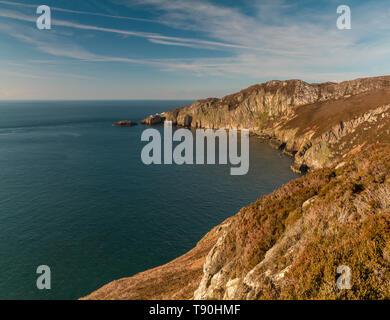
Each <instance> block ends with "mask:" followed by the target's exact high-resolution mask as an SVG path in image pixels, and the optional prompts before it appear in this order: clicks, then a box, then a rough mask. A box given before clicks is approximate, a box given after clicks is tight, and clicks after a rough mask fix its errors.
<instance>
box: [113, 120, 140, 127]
mask: <svg viewBox="0 0 390 320" xmlns="http://www.w3.org/2000/svg"><path fill="white" fill-rule="evenodd" d="M136 125H137V123H136V122H133V121H130V120H122V121H118V122H116V123H114V124H113V125H112V126H113V127H133V126H136Z"/></svg>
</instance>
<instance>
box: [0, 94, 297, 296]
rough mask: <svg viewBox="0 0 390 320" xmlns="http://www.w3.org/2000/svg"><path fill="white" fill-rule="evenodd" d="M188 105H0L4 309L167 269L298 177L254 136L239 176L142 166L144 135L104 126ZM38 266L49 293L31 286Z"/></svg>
mask: <svg viewBox="0 0 390 320" xmlns="http://www.w3.org/2000/svg"><path fill="white" fill-rule="evenodd" d="M190 103H191V101H166V100H164V101H157V100H151V101H140V100H139V101H135V100H132V101H2V102H0V299H78V298H80V297H83V296H85V295H87V294H89V293H91V292H92V291H94V290H96V289H98V288H100V287H101V286H103V285H105V284H107V283H108V282H110V281H113V280H116V279H119V278H123V277H129V276H132V275H134V274H136V273H138V272H141V271H144V270H147V269H150V268H153V267H156V266H159V265H162V264H165V263H167V262H169V261H170V260H172V259H174V258H176V257H178V256H180V255H182V254H184V253H185V252H187V251H188V250H190V249H191V248H193V247H194V246H195V245H196V243H197V242H198V241H199V240H200V239H201V238H202V237H203V236H204V235H205V234H206V233H207V232H208V231H209V230H210V229H211V228H213V227H214V226H216V225H218V224H219V223H221V222H223V221H224V220H225V219H226V218H228V217H230V216H232V215H234V214H235V213H237V212H238V211H239V210H240V209H241V208H242V207H244V206H246V205H248V204H250V203H251V202H253V201H255V200H256V199H258V198H259V197H261V196H262V195H265V194H268V193H270V192H272V191H273V190H274V189H276V188H278V187H280V186H281V185H283V184H285V183H287V182H288V181H290V180H292V179H295V178H297V177H298V176H299V175H297V174H295V173H293V172H292V171H291V170H290V169H289V167H290V165H291V164H292V159H291V158H289V157H288V156H286V155H284V154H282V153H281V152H280V151H277V150H274V149H272V148H271V147H270V146H268V145H267V144H266V143H264V142H262V141H261V140H260V139H258V138H255V137H251V138H250V167H249V172H248V174H246V175H243V176H232V175H230V165H176V164H172V165H150V166H148V165H145V164H144V163H143V162H142V161H141V151H142V148H143V147H144V146H145V144H146V142H142V141H141V135H142V132H143V131H144V130H145V129H147V127H145V126H143V125H138V126H135V127H130V128H117V127H113V126H112V124H113V123H114V122H117V121H119V120H132V121H136V122H139V121H140V120H142V119H143V118H146V117H147V116H148V115H150V114H155V113H160V112H163V111H167V110H170V109H174V108H177V107H180V106H185V105H188V104H190ZM155 129H157V130H159V131H160V132H163V126H156V127H155ZM42 265H45V266H48V267H49V268H50V275H51V285H50V289H43V290H40V289H38V287H37V279H38V277H39V276H40V274H38V273H37V268H38V267H39V266H42Z"/></svg>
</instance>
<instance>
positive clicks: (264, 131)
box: [84, 77, 390, 300]
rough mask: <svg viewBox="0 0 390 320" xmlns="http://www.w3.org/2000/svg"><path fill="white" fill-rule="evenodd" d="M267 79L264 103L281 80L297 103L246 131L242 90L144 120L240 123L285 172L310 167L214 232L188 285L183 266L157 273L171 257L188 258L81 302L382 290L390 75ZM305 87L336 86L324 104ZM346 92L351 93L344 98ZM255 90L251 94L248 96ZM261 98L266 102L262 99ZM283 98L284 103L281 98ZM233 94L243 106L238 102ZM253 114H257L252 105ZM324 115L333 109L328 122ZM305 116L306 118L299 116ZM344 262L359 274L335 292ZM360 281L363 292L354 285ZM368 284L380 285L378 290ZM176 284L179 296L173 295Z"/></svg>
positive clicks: (388, 204) (387, 230)
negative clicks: (281, 160)
mask: <svg viewBox="0 0 390 320" xmlns="http://www.w3.org/2000/svg"><path fill="white" fill-rule="evenodd" d="M269 85H270V86H271V89H269V88H268V89H269V90H271V91H272V94H273V98H269V97H268V98H269V100H270V101H274V100H273V99H274V98H275V96H278V98H277V99H276V100H277V101H279V102H280V99H281V98H280V95H282V96H283V94H286V92H285V89H286V87H289V90H288V95H289V97H290V98H291V97H293V98H291V99H290V100H289V99H287V100H288V101H290V102H291V101H293V102H294V103H295V104H296V103H297V102H296V101H297V100H296V96H297V94H298V95H299V96H300V98H301V100H300V101H301V103H300V105H299V106H298V107H296V106H295V107H291V106H290V105H289V104H288V103H285V104H283V103H282V104H278V103H277V104H275V105H274V107H272V106H271V107H270V106H268V107H269V110H274V111H275V109H278V108H279V109H280V107H282V109H283V110H282V111H281V112H280V113H277V115H275V114H274V115H268V116H267V117H266V120H264V121H263V122H262V123H261V125H260V126H259V125H256V126H253V123H254V122H256V121H258V118H256V117H251V118H250V119H248V118H247V117H245V116H243V115H242V114H241V117H237V112H239V111H240V108H244V109H245V110H248V108H249V109H250V105H248V104H247V103H245V101H248V100H245V99H243V98H242V96H243V95H245V94H243V92H240V93H238V94H235V95H232V96H228V98H226V97H225V98H222V99H207V100H201V101H197V102H195V103H194V104H192V105H190V106H187V107H183V108H179V109H175V110H172V111H168V112H165V113H162V114H160V115H154V116H150V117H148V118H147V119H145V120H143V122H142V123H143V124H146V125H155V124H161V123H163V122H164V121H172V122H173V123H174V124H175V125H177V126H180V127H187V128H204V129H208V128H210V129H230V128H233V129H238V130H239V129H242V128H249V129H250V130H251V133H252V134H254V135H256V136H259V137H260V138H261V139H262V140H267V139H268V142H269V144H271V145H272V146H273V147H274V148H276V149H279V150H282V151H283V152H284V153H286V154H290V155H292V156H293V157H294V161H295V163H294V165H293V166H292V167H291V169H293V170H294V171H295V170H297V171H299V172H306V171H307V172H308V174H307V175H304V176H303V177H301V178H298V179H296V180H293V181H291V182H289V183H287V184H286V185H284V186H282V187H281V188H279V189H277V190H275V191H274V192H273V193H271V194H269V195H267V196H263V197H261V198H259V199H258V200H257V201H256V202H254V203H252V204H250V205H248V206H247V207H245V208H243V209H242V210H240V211H239V212H238V213H237V214H236V215H234V216H232V217H231V218H229V219H227V220H226V221H225V222H224V223H222V224H220V225H219V226H217V227H215V228H214V229H213V230H212V231H211V234H212V235H213V237H212V239H213V240H212V243H211V245H210V250H209V251H207V250H205V251H203V256H202V257H201V259H200V260H197V261H199V263H200V264H201V265H198V269H197V271H199V269H201V270H202V272H201V275H200V276H198V278H196V281H195V283H197V284H198V285H197V286H195V287H196V289H195V290H193V289H194V282H192V285H191V287H190V288H189V287H188V286H186V284H185V281H184V282H183V281H182V277H183V272H186V270H185V267H184V266H181V267H180V264H178V265H177V269H176V273H175V274H174V275H172V274H171V273H166V271H165V270H166V268H167V267H168V266H170V265H171V264H175V263H177V262H178V261H181V260H182V259H186V258H185V257H186V256H187V255H188V254H190V253H188V254H187V255H184V256H182V257H180V258H178V259H176V260H174V261H173V262H171V263H168V264H167V265H164V266H162V267H158V268H156V269H152V270H149V271H146V272H143V273H141V274H137V275H135V276H133V277H130V278H125V279H121V280H118V281H114V282H112V283H110V284H108V285H106V286H104V287H103V288H101V289H99V290H97V291H95V292H94V293H92V294H91V295H89V296H87V297H85V298H84V299H134V298H136V299H138V298H139V299H160V298H162V299H200V300H203V299H215V300H219V299H239V300H240V299H385V298H386V297H387V298H388V297H390V281H389V280H388V279H390V275H389V274H388V272H389V270H390V268H389V269H388V270H387V269H386V268H385V269H383V267H380V266H382V265H383V266H385V265H388V266H389V267H390V259H389V258H390V237H389V234H390V217H389V215H388V211H387V210H388V209H389V208H390V196H389V195H390V176H389V172H390V158H389V156H390V144H389V143H390V135H389V134H388V133H389V130H390V121H389V120H390V112H389V110H390V104H389V103H390V77H378V78H368V79H358V80H353V81H350V82H345V83H341V84H334V83H331V84H329V83H326V84H319V85H317V84H315V85H309V84H305V83H303V82H301V81H298V80H292V81H290V82H289V81H287V82H275V81H272V82H270V83H266V84H262V85H260V86H262V87H265V88H267V87H268V86H269ZM275 85H277V88H275V87H274V86H275ZM302 86H303V88H304V89H303V91H304V92H307V91H310V90H311V89H313V87H314V88H315V89H318V90H319V91H320V92H321V95H322V94H323V91H324V90H325V91H327V90H330V89H329V87H331V88H333V89H334V88H335V87H336V88H338V89H337V90H336V89H335V90H330V93H329V95H328V96H327V98H326V99H323V100H322V101H316V102H315V103H312V104H307V103H306V102H307V100H313V99H318V96H317V97H315V98H313V95H309V97H308V98H307V97H306V96H302V95H300V93H301V91H302ZM340 87H341V88H342V90H341V89H340ZM251 88H258V87H256V86H254V87H251ZM246 90H249V89H246ZM249 91H250V93H249V94H248V97H247V99H249V100H251V99H252V100H253V99H254V98H253V96H252V93H253V90H249ZM265 91H266V90H265ZM350 91H353V92H355V94H354V95H350V94H349V93H350ZM244 92H245V90H244ZM297 92H298V93H297ZM335 92H336V93H337V92H339V97H336V98H335V96H337V94H335ZM340 92H341V93H340ZM317 93H318V92H317ZM258 94H259V91H256V93H255V95H258ZM262 94H263V96H262V98H261V99H262V101H264V96H266V95H267V94H266V93H264V92H262ZM237 95H238V96H241V99H239V100H240V102H239V103H238V104H237V105H236V106H233V107H232V106H231V105H229V106H228V107H226V105H225V102H226V101H225V100H226V99H228V100H232V99H233V100H234V99H236V97H237ZM378 96H379V97H378ZM282 100H283V101H284V102H285V101H286V99H285V96H284V98H283V99H282ZM242 101H244V103H243V104H240V103H241V102H242ZM253 101H257V100H256V99H254V100H253ZM351 105H352V106H353V110H351V109H349V113H347V114H343V112H344V111H345V107H344V108H342V106H346V107H348V108H350V107H351ZM284 107H285V108H284ZM291 108H292V109H291ZM221 110H222V111H221ZM237 110H238V111H237ZM313 110H314V111H315V112H314V113H312V112H311V111H313ZM219 111H221V112H222V113H218V112H219ZM230 111H231V112H233V114H232V113H229V112H230ZM256 111H257V112H258V111H259V110H256ZM260 111H261V110H260ZM279 111H280V110H279ZM340 112H341V113H340ZM250 114H252V115H253V114H254V113H253V110H252V112H251V113H250ZM332 114H333V115H336V116H335V117H334V118H333V117H332V116H330V115H332ZM318 115H319V116H318ZM340 116H342V120H340V118H339V117H340ZM268 117H269V118H268ZM221 119H223V121H225V122H223V121H222V120H221ZM307 119H310V120H311V121H310V122H306V120H307ZM227 122H229V123H227ZM217 124H218V125H217ZM251 124H252V127H251V126H250V125H251ZM300 124H301V125H302V124H305V126H303V127H302V126H300ZM372 199H375V201H377V203H376V204H375V205H373V204H372V202H370V201H373V200H372ZM215 230H217V233H216V231H215ZM373 235H377V236H380V237H381V238H382V239H383V241H382V242H381V243H380V244H377V245H379V247H377V249H375V250H374V249H373V247H372V246H373V245H374V244H372V243H371V241H370V240H369V239H370V237H372V236H373ZM209 237H210V236H209V234H208V235H206V236H205V237H204V238H203V239H202V240H201V241H200V242H199V243H198V245H197V246H196V247H195V248H194V249H193V250H195V251H196V252H197V250H200V248H202V243H204V241H206V240H207V239H208V238H209ZM326 243H327V244H328V245H325V244H326ZM340 243H341V244H340ZM374 246H375V245H374ZM378 248H379V249H378ZM373 250H374V251H373ZM378 250H379V251H378ZM190 252H192V251H190ZM351 253H352V254H351ZM357 253H359V254H357ZM359 257H360V258H359ZM314 260H316V261H314ZM369 261H371V262H372V263H371V262H369ZM347 262H348V265H350V266H351V268H352V269H353V270H354V272H356V274H355V275H354V280H356V282H357V283H359V285H356V286H355V287H354V288H353V290H350V291H348V292H340V291H337V288H336V284H335V283H332V281H331V279H334V277H335V274H334V272H335V270H336V269H337V267H338V266H339V265H340V264H343V263H344V264H345V263H347ZM181 268H182V269H181ZM378 268H379V269H378ZM378 270H381V271H378ZM386 270H387V271H386ZM318 272H319V273H318ZM366 272H369V273H370V274H371V275H372V278H370V279H367V278H364V277H363V276H362V274H364V273H366ZM378 272H379V273H378ZM153 273H158V274H159V283H165V285H164V287H163V288H160V289H159V292H162V294H158V295H153V294H149V295H142V294H141V295H140V296H137V297H134V295H133V294H132V293H131V292H130V290H128V288H135V287H137V284H139V281H140V279H143V282H142V288H143V289H142V290H144V291H143V292H145V290H146V291H147V292H149V290H150V289H151V288H152V287H154V286H155V281H156V279H155V278H154V277H153V276H150V277H148V275H152V274H153ZM303 273H305V274H306V277H307V278H308V279H311V280H310V281H320V282H318V283H317V284H314V283H312V282H310V281H309V284H307V281H302V279H305V278H304V277H303ZM319 274H321V276H320V278H318V277H319ZM145 276H146V278H145ZM359 277H360V278H359ZM316 279H317V280H316ZM286 280H287V281H286ZM177 282H179V283H180V284H181V287H182V289H181V290H174V289H173V287H172V286H171V283H176V284H177ZM373 283H374V284H375V285H373ZM313 286H314V288H315V290H314V289H313ZM361 287H365V288H366V291H365V292H363V291H361V289H360V288H361ZM377 287H381V288H384V289H383V290H382V291H380V292H379V291H377V290H376V289H375V288H377ZM184 288H186V289H188V291H186V292H187V293H186V294H181V292H182V290H184ZM142 290H141V291H142ZM307 290H310V292H308V291H307ZM152 292H153V290H152ZM188 292H191V293H192V295H190V296H189V295H188Z"/></svg>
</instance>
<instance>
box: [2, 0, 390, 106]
mask: <svg viewBox="0 0 390 320" xmlns="http://www.w3.org/2000/svg"><path fill="white" fill-rule="evenodd" d="M43 4H44V5H48V6H50V7H51V9H52V29H51V30H38V29H37V27H36V19H37V18H38V16H39V15H38V14H36V9H37V7H38V6H39V5H43ZM343 4H344V5H349V6H350V8H351V11H352V30H338V29H337V27H336V20H337V17H338V15H337V13H336V9H337V7H338V6H339V5H343ZM0 45H1V50H0V99H6V100H8V99H197V98H205V97H209V96H216V97H220V96H223V95H225V94H228V93H232V92H235V91H237V90H240V89H243V88H245V87H248V86H250V85H252V84H255V83H260V82H264V81H267V80H272V79H297V78H299V79H303V80H305V81H308V82H323V81H342V80H348V79H353V78H358V77H365V76H376V75H385V74H390V59H389V57H390V3H389V1H388V0H383V1H381V0H377V1H360V0H359V1H358V0H355V1H344V0H339V1H333V0H326V1H324V0H317V1H308V0H299V1H292V0H289V1H287V0H236V1H232V0H225V1H217V0H214V1H212V0H199V1H197V0H191V1H186V0H127V1H126V0H78V1H75V0H55V1H54V0H45V1H44V2H43V1H41V0H31V1H30V0H24V1H23V0H19V1H11V0H9V1H2V0H0Z"/></svg>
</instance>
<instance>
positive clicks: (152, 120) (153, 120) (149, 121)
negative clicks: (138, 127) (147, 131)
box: [141, 114, 165, 126]
mask: <svg viewBox="0 0 390 320" xmlns="http://www.w3.org/2000/svg"><path fill="white" fill-rule="evenodd" d="M164 121H165V117H163V116H161V115H159V114H156V115H153V116H150V117H148V118H146V119H144V120H142V121H141V124H146V125H148V126H153V125H156V124H161V123H163V122H164Z"/></svg>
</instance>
